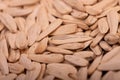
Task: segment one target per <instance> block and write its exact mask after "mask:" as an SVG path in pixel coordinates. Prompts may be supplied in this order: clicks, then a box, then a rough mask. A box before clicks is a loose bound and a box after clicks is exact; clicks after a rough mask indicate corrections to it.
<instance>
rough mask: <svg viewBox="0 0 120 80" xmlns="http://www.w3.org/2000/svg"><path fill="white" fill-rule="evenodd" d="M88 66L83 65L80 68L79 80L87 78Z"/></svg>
mask: <svg viewBox="0 0 120 80" xmlns="http://www.w3.org/2000/svg"><path fill="white" fill-rule="evenodd" d="M87 75H88V74H87V67H81V68H80V69H79V70H78V73H77V76H78V80H87Z"/></svg>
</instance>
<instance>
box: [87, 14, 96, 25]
mask: <svg viewBox="0 0 120 80" xmlns="http://www.w3.org/2000/svg"><path fill="white" fill-rule="evenodd" d="M96 21H97V18H96V17H94V16H88V17H87V19H85V23H86V24H87V25H92V24H94V23H95V22H96Z"/></svg>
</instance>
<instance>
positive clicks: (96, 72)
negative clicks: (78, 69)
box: [90, 70, 102, 80]
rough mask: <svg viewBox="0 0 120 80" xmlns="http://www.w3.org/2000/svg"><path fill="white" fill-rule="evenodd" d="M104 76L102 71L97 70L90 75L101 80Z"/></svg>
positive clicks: (92, 78)
mask: <svg viewBox="0 0 120 80" xmlns="http://www.w3.org/2000/svg"><path fill="white" fill-rule="evenodd" d="M101 78H102V72H101V71H98V70H96V71H95V72H94V73H93V74H92V75H91V77H90V80H101Z"/></svg>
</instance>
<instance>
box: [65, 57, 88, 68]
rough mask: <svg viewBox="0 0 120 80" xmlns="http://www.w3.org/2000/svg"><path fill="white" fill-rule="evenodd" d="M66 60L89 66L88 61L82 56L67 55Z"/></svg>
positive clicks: (77, 64)
mask: <svg viewBox="0 0 120 80" xmlns="http://www.w3.org/2000/svg"><path fill="white" fill-rule="evenodd" d="M65 60H66V61H68V62H70V63H72V64H74V65H76V66H87V65H88V61H87V60H86V59H84V58H82V57H80V56H74V55H65Z"/></svg>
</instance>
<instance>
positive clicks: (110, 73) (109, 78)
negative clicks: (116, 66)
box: [102, 71, 115, 80]
mask: <svg viewBox="0 0 120 80" xmlns="http://www.w3.org/2000/svg"><path fill="white" fill-rule="evenodd" d="M114 74H115V72H113V71H108V72H107V73H106V74H105V75H104V76H103V78H102V80H113V79H114Z"/></svg>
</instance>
